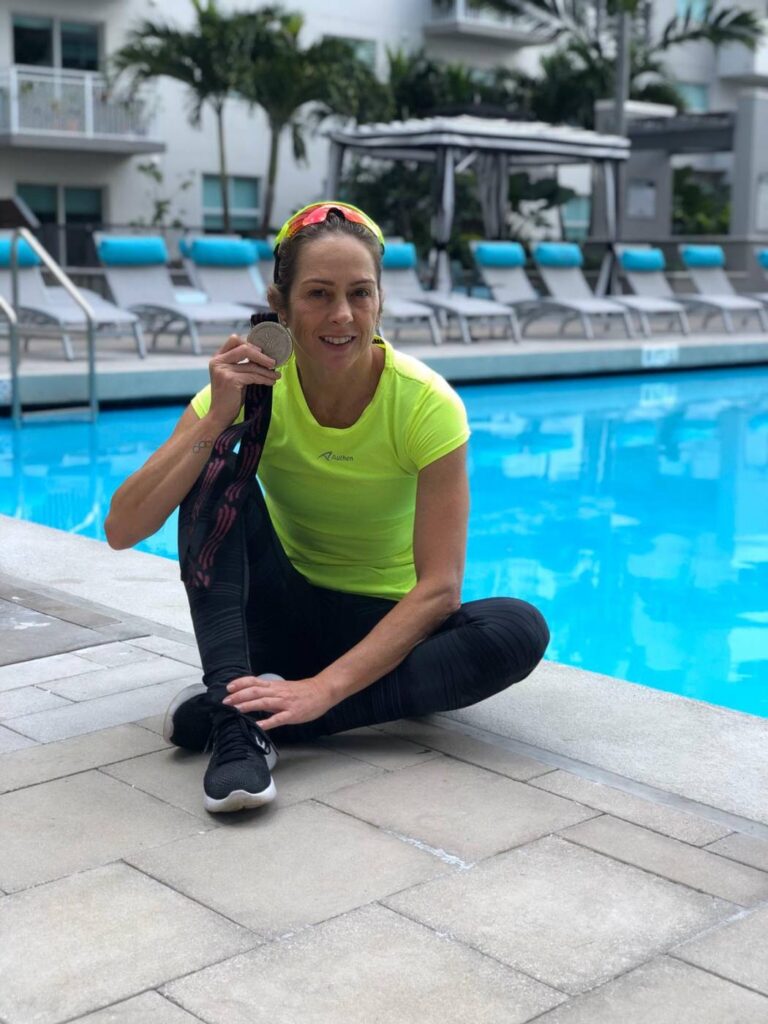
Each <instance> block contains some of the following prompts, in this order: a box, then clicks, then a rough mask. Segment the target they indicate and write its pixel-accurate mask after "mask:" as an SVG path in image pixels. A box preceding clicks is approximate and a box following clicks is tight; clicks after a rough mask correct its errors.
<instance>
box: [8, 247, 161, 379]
mask: <svg viewBox="0 0 768 1024" xmlns="http://www.w3.org/2000/svg"><path fill="white" fill-rule="evenodd" d="M3 237H9V236H8V235H3ZM17 275H18V277H17V281H18V305H17V315H18V328H17V329H18V333H19V335H20V336H21V337H23V338H24V351H25V352H26V351H28V350H29V346H30V343H31V341H32V339H33V338H34V339H36V340H37V339H40V338H44V337H59V338H60V340H61V344H62V347H63V349H64V356H65V358H66V359H67V360H68V361H69V362H72V361H73V360H74V358H75V353H74V349H73V347H72V337H71V336H72V335H73V334H85V333H86V332H87V330H88V322H87V319H86V317H85V314H84V313H83V312H82V310H81V309H80V308H79V307H78V305H77V303H76V302H74V300H73V299H72V298H71V297H70V296H69V295H68V294H67V292H66V291H65V290H64V288H49V287H48V286H47V285H46V284H45V281H44V280H43V274H42V268H41V266H40V265H39V264H36V265H34V266H18V267H17ZM12 291H13V288H12V282H11V270H10V268H5V267H3V268H0V295H2V297H3V298H4V299H5V300H6V301H7V302H9V303H10V302H11V301H12ZM78 291H79V292H80V294H81V295H82V296H83V297H84V298H85V299H86V300H87V302H88V303H89V305H90V306H91V308H92V309H93V311H94V313H95V315H96V322H95V326H96V329H97V330H98V331H99V333H105V329H106V332H109V333H111V334H115V335H117V336H120V335H122V334H124V333H125V328H128V330H129V331H130V333H131V334H132V335H133V339H134V342H135V344H136V351H137V352H138V354H139V358H141V359H144V358H146V355H147V350H146V346H145V343H144V334H143V332H142V329H141V322H140V320H139V318H138V317H137V316H136V315H135V314H133V313H130V312H128V311H126V310H124V309H120V307H118V306H115V305H114V304H113V303H111V302H107V300H106V299H105V298H104V297H103V296H101V295H99V294H98V293H97V292H94V291H91V290H90V289H87V288H79V289H78Z"/></svg>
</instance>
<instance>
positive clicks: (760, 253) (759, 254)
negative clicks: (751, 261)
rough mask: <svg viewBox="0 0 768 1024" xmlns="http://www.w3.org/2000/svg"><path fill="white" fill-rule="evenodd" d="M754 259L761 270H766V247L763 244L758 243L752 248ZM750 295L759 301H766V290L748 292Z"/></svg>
mask: <svg viewBox="0 0 768 1024" xmlns="http://www.w3.org/2000/svg"><path fill="white" fill-rule="evenodd" d="M754 253H755V259H756V260H757V262H758V263H759V264H760V266H761V267H762V269H763V270H765V271H768V249H766V248H765V246H762V245H758V246H756V247H755V249H754ZM750 296H751V297H752V298H753V299H757V300H758V301H759V302H765V303H768V292H750Z"/></svg>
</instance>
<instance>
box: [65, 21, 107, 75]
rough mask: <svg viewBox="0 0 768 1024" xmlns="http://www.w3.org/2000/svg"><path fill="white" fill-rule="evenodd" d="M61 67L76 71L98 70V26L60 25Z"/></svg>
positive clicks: (74, 23)
mask: <svg viewBox="0 0 768 1024" xmlns="http://www.w3.org/2000/svg"><path fill="white" fill-rule="evenodd" d="M61 66H62V67H63V68H74V69H76V70H78V71H98V70H99V26H98V25H86V24H80V23H79V22H76V21H62V23H61Z"/></svg>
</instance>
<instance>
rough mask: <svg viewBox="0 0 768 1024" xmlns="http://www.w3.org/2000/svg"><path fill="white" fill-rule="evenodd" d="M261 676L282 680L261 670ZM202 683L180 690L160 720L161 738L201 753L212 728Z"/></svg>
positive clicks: (205, 748) (211, 711)
mask: <svg viewBox="0 0 768 1024" xmlns="http://www.w3.org/2000/svg"><path fill="white" fill-rule="evenodd" d="M261 678H262V679H282V678H283V677H282V676H277V675H275V674H274V673H273V672H262V673H261ZM206 693H207V691H206V688H205V686H204V684H203V683H192V684H191V686H185V687H184V689H183V690H179V692H178V693H177V694H176V696H175V697H174V698H173V700H172V701H171V703H170V704H169V705H168V709H167V711H166V712H165V718H164V719H163V739H164V740H166V742H168V743H173V745H174V746H176V747H182V748H183V749H184V750H194V751H196V752H197V753H202V752H203V751H204V750H207V749H208V741H209V740H210V738H211V729H212V728H213V717H212V713H213V709H212V708H211V705H210V703H209V701H208V698H207V697H206Z"/></svg>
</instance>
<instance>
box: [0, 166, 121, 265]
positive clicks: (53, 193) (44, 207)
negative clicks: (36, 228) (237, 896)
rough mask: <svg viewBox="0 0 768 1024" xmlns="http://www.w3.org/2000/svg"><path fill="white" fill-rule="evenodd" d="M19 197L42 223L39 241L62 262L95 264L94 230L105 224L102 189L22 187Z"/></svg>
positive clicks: (17, 187)
mask: <svg viewBox="0 0 768 1024" xmlns="http://www.w3.org/2000/svg"><path fill="white" fill-rule="evenodd" d="M16 195H17V196H19V198H20V199H23V200H24V202H25V203H26V204H27V206H28V207H29V208H30V210H31V211H32V212H33V213H34V214H35V216H36V217H37V219H38V220H39V221H40V226H41V231H40V241H41V242H42V243H43V245H44V246H45V247H46V248H47V249H48V251H49V252H50V253H51V255H52V256H53V258H54V259H55V260H57V261H58V262H59V263H66V264H68V265H69V266H76V267H81V266H87V265H89V264H91V263H93V252H92V244H91V240H90V236H91V229H92V228H93V227H94V226H97V225H99V224H101V223H102V222H103V219H104V218H103V189H101V188H79V187H78V188H74V187H73V188H70V187H62V186H60V185H32V184H19V185H17V186H16Z"/></svg>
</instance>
